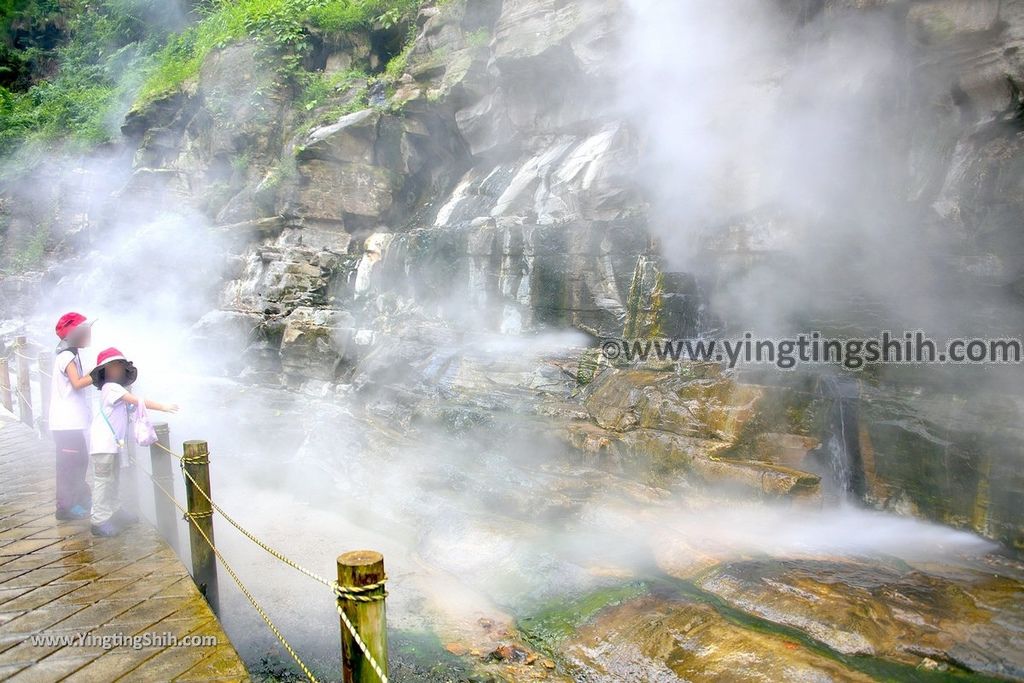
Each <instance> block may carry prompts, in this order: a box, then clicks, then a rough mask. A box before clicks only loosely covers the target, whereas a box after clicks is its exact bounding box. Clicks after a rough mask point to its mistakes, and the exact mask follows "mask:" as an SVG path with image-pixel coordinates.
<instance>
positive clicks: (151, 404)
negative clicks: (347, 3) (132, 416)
mask: <svg viewBox="0 0 1024 683" xmlns="http://www.w3.org/2000/svg"><path fill="white" fill-rule="evenodd" d="M121 400H122V401H124V402H125V403H130V404H131V405H133V406H137V405H139V398H138V397H137V396H135V395H134V394H125V395H124V396H122V397H121ZM146 407H147V408H148V409H150V410H158V411H160V412H161V413H176V412H178V404H177V403H157V402H156V401H150V400H149V399H146Z"/></svg>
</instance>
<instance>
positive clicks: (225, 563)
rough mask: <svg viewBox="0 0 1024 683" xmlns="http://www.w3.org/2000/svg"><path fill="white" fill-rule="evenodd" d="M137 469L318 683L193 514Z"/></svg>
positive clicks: (154, 480) (300, 665) (155, 481)
mask: <svg viewBox="0 0 1024 683" xmlns="http://www.w3.org/2000/svg"><path fill="white" fill-rule="evenodd" d="M139 469H141V470H142V472H143V473H144V474H145V475H146V476H147V477H149V479H150V481H152V482H153V484H154V486H156V487H157V489H159V490H160V491H162V492H163V494H164V495H165V496H166V497H167V499H168V500H169V501H171V503H173V504H174V507H176V508H178V510H179V511H180V512H181V513H182V517H183V519H186V520H188V521H189V523H190V524H192V526H193V528H195V529H196V531H198V532H199V534H200V535H201V536H202V537H203V540H205V541H206V543H207V544H208V545H209V546H210V550H212V551H213V553H214V555H216V556H217V560H218V561H219V562H220V563H221V565H223V567H224V569H225V571H227V573H228V575H229V576H231V579H232V580H233V581H234V582H235V585H237V586H238V590H240V591H241V592H242V595H244V596H245V597H246V599H247V600H248V601H249V604H251V605H252V606H253V609H255V610H256V613H257V614H259V615H260V617H261V618H262V619H263V621H264V622H266V624H267V627H268V628H269V629H270V630H271V632H272V633H273V634H274V635H275V636H276V637H277V639H278V641H279V642H280V643H281V646H282V647H284V649H285V650H286V651H287V652H288V654H289V655H291V658H292V659H293V660H295V663H296V664H298V665H299V668H300V669H302V673H304V674H305V675H306V678H308V679H309V680H310V682H311V683H318V681H317V679H316V676H314V675H313V672H312V671H310V670H309V667H308V666H306V663H305V662H303V661H302V658H301V657H299V654H298V653H297V652H296V651H295V648H293V647H292V646H291V643H289V642H288V640H287V639H286V638H285V637H284V635H283V634H282V633H281V631H280V629H278V628H277V625H276V624H274V621H273V619H271V618H270V615H268V614H267V612H266V610H264V609H263V606H262V605H260V603H259V601H258V600H256V598H255V597H254V596H253V594H252V592H251V591H249V589H248V588H246V586H245V584H244V583H242V579H241V578H239V576H238V574H237V573H236V572H235V570H234V568H233V567H232V566H231V564H230V563H228V561H227V560H226V559H225V558H224V555H223V553H221V551H220V549H218V548H217V546H216V545H214V543H213V541H212V540H210V537H209V536H208V535H207V534H206V532H205V531H203V528H202V527H201V526H200V525H198V524H196V523H195V515H194V513H190V512H189V511H188V510H187V509H186V508H185V507H184V506H183V505H182V504H181V503H179V502H178V499H177V498H175V497H174V495H173V494H172V493H171V492H169V491H168V490H167V489H166V488H164V486H163V485H162V484H161V483H160V482H159V481H157V479H156V477H154V476H153V474H152V473H151V472H149V471H148V470H147V469H146V468H145V467H140V468H139Z"/></svg>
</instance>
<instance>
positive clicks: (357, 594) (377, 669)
mask: <svg viewBox="0 0 1024 683" xmlns="http://www.w3.org/2000/svg"><path fill="white" fill-rule="evenodd" d="M153 445H154V446H157V447H158V448H160V450H162V451H164V452H166V453H167V454H169V455H171V456H173V457H175V458H177V459H178V461H179V462H181V463H186V462H188V459H187V458H186V456H184V455H179V454H178V453H175V452H174V451H172V450H170V449H169V448H167V447H166V446H164V445H163V444H162V443H160V442H159V441H157V442H156V443H154V444H153ZM200 460H203V461H205V460H206V458H201V459H200ZM181 472H182V474H184V475H185V477H186V478H187V479H188V480H189V481H191V482H192V485H193V486H194V487H195V490H196V491H198V492H199V494H200V495H202V496H203V498H205V499H206V500H207V501H208V502H209V503H210V506H211V507H212V508H213V509H214V510H216V511H217V512H218V513H219V514H220V515H221V516H222V517H223V518H224V519H225V520H226V521H227V522H228V523H229V524H231V526H233V527H235V528H236V529H238V531H239V532H240V533H241V534H242V535H243V536H245V537H246V538H248V539H249V540H250V541H252V542H253V543H255V544H256V545H257V546H259V547H260V548H262V549H263V550H264V551H266V552H267V553H269V554H270V555H271V556H272V557H274V558H276V559H278V560H280V561H281V562H283V563H285V564H286V565H288V566H289V567H291V568H292V569H295V570H296V571H299V572H301V573H303V574H305V575H306V576H308V577H310V578H311V579H314V580H316V581H319V582H320V583H322V584H323V585H325V586H328V587H329V588H330V589H331V590H332V591H334V594H335V596H336V597H337V599H338V614H339V615H340V616H341V620H342V623H344V624H345V628H346V629H348V632H349V633H350V634H351V635H352V640H354V641H355V643H356V645H357V646H358V647H359V649H360V650H361V651H362V653H363V655H364V656H365V657H366V659H367V661H369V663H370V667H371V668H372V669H373V671H374V673H376V674H377V676H378V677H380V680H381V682H382V683H388V677H387V675H385V674H384V671H383V669H381V666H380V664H378V663H377V660H376V659H375V658H374V656H373V655H372V654H371V653H370V650H369V648H368V647H367V646H366V643H365V642H363V639H362V638H361V637H360V636H359V633H358V632H357V631H356V628H355V626H354V625H353V624H352V622H351V621H350V620H349V618H348V615H347V614H345V612H344V610H343V609H342V606H341V602H342V601H344V600H353V601H356V602H376V601H378V600H383V599H384V598H385V597H386V596H387V592H384V593H383V594H381V595H376V596H368V595H363V594H364V593H367V592H369V591H372V590H376V589H378V588H381V587H383V585H384V582H385V581H387V577H385V578H384V579H382V580H381V581H380V582H378V583H375V584H370V585H367V586H361V587H360V586H341V585H339V584H338V582H337V581H328V580H327V579H325V578H323V577H322V576H320V575H319V574H317V573H316V572H314V571H311V570H309V569H306V568H305V567H303V566H302V565H300V564H298V563H297V562H295V561H293V560H291V559H289V558H287V557H285V556H284V555H283V554H281V553H280V552H278V551H277V550H274V549H273V548H271V547H270V546H269V545H267V544H266V543H264V542H263V541H261V540H260V539H259V538H257V537H256V535H255V534H253V533H252V532H251V531H249V530H248V529H246V528H245V527H243V526H242V525H241V524H239V523H238V522H236V521H235V520H234V518H233V517H231V516H230V515H229V514H228V513H226V512H224V509H223V508H221V507H220V506H219V505H217V503H215V502H214V501H213V499H212V498H211V497H210V496H208V495H206V491H204V490H203V488H202V487H201V486H199V484H198V482H196V480H195V479H193V478H192V475H191V474H189V473H188V471H187V470H186V469H185V468H184V467H182V469H181ZM186 514H188V513H186Z"/></svg>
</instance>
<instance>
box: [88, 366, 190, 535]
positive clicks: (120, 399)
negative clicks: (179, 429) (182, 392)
mask: <svg viewBox="0 0 1024 683" xmlns="http://www.w3.org/2000/svg"><path fill="white" fill-rule="evenodd" d="M138 376H139V373H138V370H136V369H135V365H134V364H132V363H131V362H129V361H128V359H127V358H125V357H124V354H123V353H121V352H120V351H118V350H117V349H114V348H110V349H106V350H104V351H101V352H100V354H99V356H98V357H97V358H96V367H95V368H93V370H92V372H91V373H90V378H91V381H92V384H93V385H95V386H96V387H97V388H98V389H99V390H100V409H99V413H98V414H97V415H96V416H94V417H93V419H92V427H91V429H90V431H89V434H90V446H89V453H90V454H91V455H92V465H93V489H94V490H93V501H92V533H93V535H94V536H116V535H117V534H119V533H121V531H122V529H123V528H124V527H125V526H127V525H128V524H130V523H131V522H132V521H133V519H132V518H131V516H130V515H127V514H126V513H124V512H123V511H122V510H121V505H120V500H119V496H118V485H119V478H120V472H121V463H120V458H121V452H122V451H123V449H124V447H125V443H126V439H127V438H128V431H129V430H128V426H129V412H130V411H131V410H133V409H134V406H137V405H139V404H140V403H142V402H144V403H145V406H146V408H148V409H149V410H159V411H162V412H165V413H176V412H178V406H176V405H174V404H173V403H171V404H165V403H157V402H155V401H148V400H144V399H140V398H138V397H136V396H134V395H132V394H131V393H130V392H129V391H128V387H130V386H131V385H132V384H134V383H135V380H136V379H137V378H138Z"/></svg>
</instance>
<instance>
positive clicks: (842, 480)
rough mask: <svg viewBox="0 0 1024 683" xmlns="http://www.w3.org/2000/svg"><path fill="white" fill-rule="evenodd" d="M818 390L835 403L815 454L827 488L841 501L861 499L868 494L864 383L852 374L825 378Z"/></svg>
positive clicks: (821, 395) (825, 398) (823, 397)
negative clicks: (861, 415) (862, 443)
mask: <svg viewBox="0 0 1024 683" xmlns="http://www.w3.org/2000/svg"><path fill="white" fill-rule="evenodd" d="M818 393H819V395H820V397H821V398H822V399H824V400H825V401H829V402H831V405H830V407H829V411H828V419H827V423H826V426H825V432H824V434H823V435H822V439H821V446H819V447H818V449H817V451H816V453H815V454H816V455H817V457H818V461H819V463H821V465H822V467H823V469H824V472H823V473H822V474H823V475H824V478H825V483H826V491H827V492H829V493H831V494H832V496H833V497H834V498H835V499H836V500H837V501H838V502H842V501H846V500H850V499H853V498H860V497H861V496H863V494H864V473H863V469H862V467H861V458H860V434H859V420H858V402H859V400H860V384H859V383H858V382H857V380H855V379H852V378H849V377H843V376H830V377H823V378H822V379H821V381H820V382H819V384H818Z"/></svg>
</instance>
